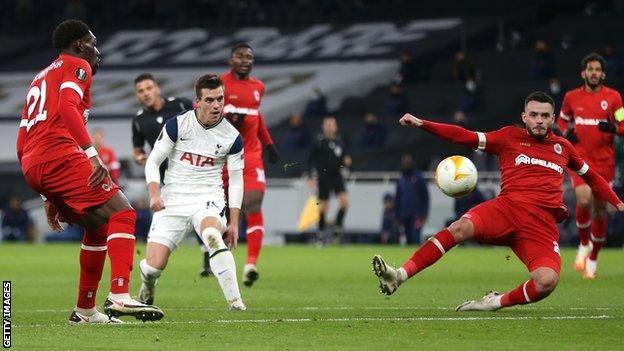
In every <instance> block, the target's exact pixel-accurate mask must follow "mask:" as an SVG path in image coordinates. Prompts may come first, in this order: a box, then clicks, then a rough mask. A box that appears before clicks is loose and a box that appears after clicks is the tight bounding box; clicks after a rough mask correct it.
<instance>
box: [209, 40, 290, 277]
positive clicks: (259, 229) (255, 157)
mask: <svg viewBox="0 0 624 351" xmlns="http://www.w3.org/2000/svg"><path fill="white" fill-rule="evenodd" d="M254 60H255V57H254V53H253V50H252V48H251V46H250V45H249V44H246V43H241V44H237V45H235V46H234V47H233V48H232V51H231V54H230V59H229V64H230V66H231V67H232V69H231V70H230V71H229V72H227V73H223V74H221V76H220V78H221V80H222V81H223V85H224V86H225V106H224V107H223V114H224V115H225V117H226V118H227V119H228V120H229V121H230V122H231V123H232V124H233V125H234V126H235V127H236V129H238V131H239V132H240V133H241V135H242V137H243V144H244V146H243V147H244V149H245V169H244V170H243V177H244V183H245V193H244V195H243V209H242V211H243V212H245V216H246V220H247V232H246V234H247V263H246V264H245V267H244V269H243V284H245V286H252V285H253V283H254V282H255V281H256V280H257V279H258V277H259V274H258V269H257V268H256V262H257V260H258V256H259V255H260V249H261V248H262V238H263V236H264V218H263V216H262V199H263V198H264V192H265V190H266V179H265V176H264V165H263V162H262V145H265V146H266V148H267V152H268V155H269V162H271V163H275V162H277V160H278V158H279V154H278V153H277V149H276V148H275V145H274V143H273V139H271V135H270V134H269V131H268V129H267V127H266V125H265V124H264V119H263V118H262V114H261V113H260V102H261V100H262V97H263V96H264V83H262V81H261V80H259V79H257V78H255V77H252V76H250V73H251V70H252V69H253V65H254ZM225 174H226V173H225V172H224V175H225ZM224 178H225V179H224V184H227V176H224Z"/></svg>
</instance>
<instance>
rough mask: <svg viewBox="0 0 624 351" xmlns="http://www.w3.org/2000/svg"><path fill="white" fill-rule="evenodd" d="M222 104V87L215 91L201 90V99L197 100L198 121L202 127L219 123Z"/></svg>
mask: <svg viewBox="0 0 624 351" xmlns="http://www.w3.org/2000/svg"><path fill="white" fill-rule="evenodd" d="M223 102H224V91H223V87H222V86H221V87H218V88H216V89H202V90H201V97H200V98H199V99H197V108H198V109H199V113H198V118H199V120H200V121H201V122H202V123H203V124H204V125H212V124H215V123H217V122H219V120H220V119H221V115H222V114H223Z"/></svg>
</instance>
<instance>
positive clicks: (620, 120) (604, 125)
mask: <svg viewBox="0 0 624 351" xmlns="http://www.w3.org/2000/svg"><path fill="white" fill-rule="evenodd" d="M614 100H615V101H614V102H613V120H614V121H615V123H611V121H609V122H600V123H598V129H600V130H601V131H603V132H605V133H612V134H617V135H624V108H622V96H621V95H620V94H619V93H616V96H615V99H614Z"/></svg>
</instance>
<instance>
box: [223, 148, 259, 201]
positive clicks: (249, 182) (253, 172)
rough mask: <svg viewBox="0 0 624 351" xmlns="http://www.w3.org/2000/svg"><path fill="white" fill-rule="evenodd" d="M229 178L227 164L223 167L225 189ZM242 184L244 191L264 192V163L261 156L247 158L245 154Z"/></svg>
mask: <svg viewBox="0 0 624 351" xmlns="http://www.w3.org/2000/svg"><path fill="white" fill-rule="evenodd" d="M229 178H230V177H229V176H228V172H227V166H226V167H223V185H224V188H225V189H226V191H227V188H228V180H229ZM243 184H244V186H243V188H244V191H250V190H258V191H261V192H264V191H265V190H266V178H265V176H264V164H263V163H262V158H252V157H249V158H247V155H245V168H244V169H243Z"/></svg>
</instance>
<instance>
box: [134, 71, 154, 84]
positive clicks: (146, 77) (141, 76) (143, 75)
mask: <svg viewBox="0 0 624 351" xmlns="http://www.w3.org/2000/svg"><path fill="white" fill-rule="evenodd" d="M144 80H151V81H153V82H154V83H156V84H158V82H157V81H156V79H155V78H154V76H153V75H152V74H151V73H141V74H139V75H138V76H136V78H134V85H137V84H138V83H141V82H142V81H144Z"/></svg>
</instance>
